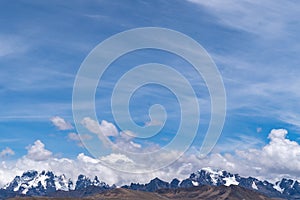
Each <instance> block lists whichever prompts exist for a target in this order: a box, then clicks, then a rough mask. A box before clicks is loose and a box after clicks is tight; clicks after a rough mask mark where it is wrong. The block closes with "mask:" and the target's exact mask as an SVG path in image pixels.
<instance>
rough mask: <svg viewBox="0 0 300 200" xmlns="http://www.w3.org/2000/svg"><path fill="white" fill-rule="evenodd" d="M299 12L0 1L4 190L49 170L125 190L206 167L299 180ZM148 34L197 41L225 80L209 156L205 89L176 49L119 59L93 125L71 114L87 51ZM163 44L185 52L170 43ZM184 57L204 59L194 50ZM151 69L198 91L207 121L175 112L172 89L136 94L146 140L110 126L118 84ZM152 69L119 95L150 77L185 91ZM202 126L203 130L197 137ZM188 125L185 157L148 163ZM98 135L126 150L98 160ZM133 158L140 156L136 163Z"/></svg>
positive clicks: (151, 87) (263, 6) (281, 5)
mask: <svg viewBox="0 0 300 200" xmlns="http://www.w3.org/2000/svg"><path fill="white" fill-rule="evenodd" d="M299 11H300V4H299V3H298V2H297V1H293V0H290V1H283V0H282V1H280V0H275V1H274V0H265V1H256V0H254V1H247V0H245V1H238V0H227V1H222V0H212V1H204V0H203V1H202V0H181V1H179V0H178V1H177V0H174V1H159V0H154V1H143V0H140V1H126V0H125V1H114V0H113V1H102V0H91V1H83V0H82V1H80V0H75V1H55V0H54V1H37V0H36V1H33V0H18V1H14V2H11V1H8V0H3V1H1V2H0V25H1V29H0V160H1V165H0V185H1V186H3V185H4V184H6V183H7V182H9V181H10V180H11V179H13V177H14V176H16V175H20V174H21V173H22V172H23V171H25V170H30V169H35V170H52V171H54V172H55V173H58V174H62V173H64V174H66V175H68V176H69V177H72V178H73V179H76V176H77V175H78V174H79V173H83V174H86V175H88V176H91V177H92V176H95V175H97V176H98V177H99V178H101V179H102V180H103V181H105V182H107V183H109V184H114V183H116V184H118V185H120V184H126V183H130V182H147V181H149V180H150V179H151V178H154V177H156V176H157V177H160V178H162V179H164V180H171V179H172V178H174V177H177V178H181V179H182V178H186V177H187V176H188V175H189V174H190V173H192V172H194V171H196V170H198V169H200V168H202V167H212V168H217V169H224V170H228V171H230V172H232V173H239V174H241V175H245V176H256V177H258V178H261V179H268V180H278V179H279V178H281V177H291V178H298V177H299V175H300V137H299V134H300V101H299V99H300V90H299V86H300V81H299V74H300V68H299V64H300V62H299V54H300V46H299V42H298V41H300V38H299V37H300V36H299V35H300V34H299V32H300V24H299V23H300V22H299V20H298V19H299V17H300V16H299V15H300V14H299V13H300V12H299ZM143 27H160V28H166V29H171V30H174V31H177V32H180V33H182V34H185V35H186V36H188V37H190V38H192V39H193V40H194V41H196V42H198V43H199V44H200V45H202V47H203V48H204V49H205V50H206V51H207V53H208V54H209V56H210V57H211V59H212V60H213V61H214V63H215V65H216V68H217V70H218V72H219V73H220V77H221V79H222V81H223V84H224V89H225V93H226V117H225V123H224V126H223V129H222V132H221V135H220V137H219V138H218V141H217V144H216V145H215V146H214V148H213V149H212V151H211V152H210V153H209V154H208V155H205V156H204V157H202V156H201V155H200V149H201V145H202V143H203V141H204V137H205V134H206V132H207V130H208V127H209V122H210V118H211V116H212V115H211V109H212V103H211V96H210V93H209V89H208V87H207V85H206V82H205V79H204V78H203V77H202V76H201V75H200V74H198V73H197V71H196V70H195V69H194V68H193V66H192V65H191V64H190V63H189V62H188V61H187V60H185V59H183V58H181V57H178V56H177V55H175V54H172V53H170V52H166V51H161V50H157V49H143V50H138V51H134V52H130V53H128V54H125V55H122V56H120V57H119V58H118V59H117V60H115V61H114V62H113V63H111V65H110V66H109V68H107V70H106V71H105V73H104V74H103V76H102V77H101V80H99V83H98V85H97V86H96V91H95V95H94V96H95V111H96V115H97V120H98V122H97V121H96V120H95V119H93V118H92V117H91V116H85V117H84V118H82V119H81V120H79V121H76V120H75V119H74V117H73V114H74V110H72V108H73V105H72V102H73V101H72V95H73V89H74V83H75V81H76V77H77V73H78V72H79V71H80V69H81V67H82V63H83V62H84V60H85V59H86V58H87V56H88V55H90V52H91V51H92V50H93V49H94V48H95V47H96V46H97V45H99V44H100V43H101V42H103V41H104V40H106V39H108V38H109V37H111V36H113V35H115V34H118V33H121V32H123V31H127V30H131V29H134V28H143ZM154 36H155V35H154ZM145 37H146V38H147V37H153V35H151V34H149V35H147V34H146V35H145ZM156 37H157V39H158V40H159V39H161V38H162V36H161V35H156ZM126 42H128V43H129V44H131V43H132V44H135V41H126ZM164 42H166V43H168V42H169V43H170V45H171V46H172V45H173V46H176V45H178V44H181V43H180V41H177V42H176V41H175V42H174V41H172V40H171V38H170V41H169V40H164V41H162V43H164ZM116 47H118V46H116ZM121 47H122V45H121V44H120V48H121ZM187 51H189V52H192V53H198V52H194V51H193V49H192V48H191V49H187ZM105 53H107V55H110V53H113V51H109V49H108V50H107V52H105ZM147 63H160V64H163V65H168V66H170V67H172V69H175V70H176V71H177V72H178V73H179V74H180V75H182V76H184V77H185V78H186V79H185V80H187V81H188V82H189V84H190V87H191V88H192V90H194V92H195V95H196V97H195V99H196V103H198V106H199V109H200V115H197V116H198V117H194V114H195V113H194V112H195V110H196V109H197V107H195V106H194V104H192V103H190V102H189V101H188V100H189V99H188V98H184V99H185V100H186V101H185V103H184V105H185V107H184V109H182V108H180V105H181V104H180V102H179V100H180V99H179V100H178V99H176V94H175V95H174V94H173V93H172V90H170V88H168V87H164V86H161V85H158V84H153V83H152V84H147V85H144V86H141V87H139V88H138V89H137V90H136V91H135V92H134V93H133V94H132V96H131V99H130V101H129V106H128V107H129V110H130V115H131V117H132V120H133V121H134V122H135V123H136V124H137V125H139V126H141V127H148V128H150V130H152V129H153V130H159V131H158V134H156V135H153V136H152V137H150V138H146V139H145V138H141V137H142V135H140V134H141V133H140V132H138V131H134V130H132V129H131V130H130V128H128V127H125V128H122V127H123V126H122V125H121V124H120V123H118V121H117V120H116V119H115V118H114V115H113V111H112V107H111V100H112V95H113V89H114V86H115V85H116V83H118V81H119V80H120V79H122V77H123V75H124V74H126V73H127V72H128V71H130V70H131V69H133V68H134V67H135V66H138V65H144V64H147ZM149 69H150V71H146V72H145V73H140V74H138V75H139V76H138V77H133V78H132V79H130V81H132V82H125V83H126V84H120V85H121V89H123V90H125V89H128V88H130V87H131V85H130V84H132V83H134V81H137V82H138V81H140V80H151V79H152V78H155V79H154V80H156V82H155V83H158V82H159V81H165V82H167V83H171V86H174V87H181V84H182V83H183V82H180V80H179V79H178V78H176V77H175V75H174V76H173V75H170V74H164V73H163V71H160V70H153V69H154V68H151V67H150V68H148V70H149ZM151 69H152V70H151ZM95 74H96V73H95ZM216 81H217V80H216ZM88 83H89V82H88V81H87V82H86V84H88ZM84 84H85V83H84ZM171 86H170V87H171ZM184 91H185V90H184ZM181 92H182V91H181ZM83 95H84V93H83ZM119 97H120V96H119ZM121 97H122V96H121ZM184 97H187V96H184ZM195 99H194V100H195ZM122 100H123V99H122V98H119V99H117V100H116V101H115V103H116V104H117V105H119V104H121V103H124V102H122ZM82 103H83V104H84V102H82ZM156 104H160V105H161V106H162V107H164V113H165V114H166V120H165V121H164V120H162V119H164V118H160V117H161V115H159V116H156V117H157V118H155V117H154V118H150V117H149V109H150V108H157V109H158V110H160V109H161V107H159V108H158V107H151V106H153V105H156ZM81 106H83V107H85V106H87V105H81ZM116 108H117V107H116ZM150 110H151V109H150ZM118 111H120V109H116V112H118ZM160 111H161V110H160ZM182 113H184V116H186V117H185V118H184V119H181V115H182ZM119 119H120V120H121V121H122V120H127V119H125V117H124V116H123V118H122V116H121V117H120V118H119ZM195 119H199V120H200V122H199V127H198V130H197V131H196V132H195V136H194V135H192V134H193V131H192V128H193V123H194V122H195ZM151 120H152V121H151ZM181 120H184V121H185V126H184V127H185V129H184V130H185V133H184V134H185V135H183V136H178V138H179V141H182V143H184V144H185V139H186V138H192V139H193V140H192V143H191V144H190V145H189V146H188V147H189V148H188V149H187V151H186V152H183V150H182V148H181V147H182V144H180V143H179V144H178V145H177V147H178V148H174V147H172V148H170V149H168V151H166V152H161V151H158V153H157V154H155V155H153V156H152V157H151V159H149V157H145V156H143V155H144V154H143V153H147V152H155V151H157V150H159V149H161V148H162V147H164V146H165V145H167V144H168V143H169V142H170V141H172V139H174V138H176V137H177V136H176V133H177V130H178V128H179V125H180V121H181ZM125 125H126V123H125ZM78 126H81V128H80V130H83V131H80V130H79V129H78ZM157 127H158V128H157ZM127 128H128V129H127ZM151 128H152V129H151ZM160 128H161V129H160ZM101 135H102V136H104V137H105V138H106V139H108V141H110V142H111V143H113V144H114V145H115V146H114V147H113V148H121V150H122V151H114V149H110V151H109V152H105V151H102V150H103V149H102V146H105V143H104V142H103V140H102V139H103V137H102V136H101ZM176 144H177V143H176ZM124 151H125V153H124ZM126 152H127V153H128V152H129V154H126ZM137 152H138V153H141V152H142V154H141V155H142V156H137V157H134V158H132V157H130V156H132V155H131V153H133V154H134V153H137ZM183 153H184V154H183ZM173 161H174V162H173ZM140 163H143V164H144V165H139V164H140ZM61 166H63V167H61ZM145 166H150V168H151V167H153V168H151V169H152V171H151V173H149V171H147V173H145V172H146V171H144V170H146V169H145V168H146V167H145ZM150 168H149V169H150ZM154 168H159V169H155V170H154ZM70 169H72V170H70ZM147 170H148V169H147ZM133 172H135V173H133ZM298 179H299V178H298Z"/></svg>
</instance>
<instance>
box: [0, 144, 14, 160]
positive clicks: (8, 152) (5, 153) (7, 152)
mask: <svg viewBox="0 0 300 200" xmlns="http://www.w3.org/2000/svg"><path fill="white" fill-rule="evenodd" d="M11 155H15V152H14V151H13V150H12V149H11V148H9V147H6V148H5V149H3V150H2V151H1V152H0V157H1V158H3V157H6V156H11Z"/></svg>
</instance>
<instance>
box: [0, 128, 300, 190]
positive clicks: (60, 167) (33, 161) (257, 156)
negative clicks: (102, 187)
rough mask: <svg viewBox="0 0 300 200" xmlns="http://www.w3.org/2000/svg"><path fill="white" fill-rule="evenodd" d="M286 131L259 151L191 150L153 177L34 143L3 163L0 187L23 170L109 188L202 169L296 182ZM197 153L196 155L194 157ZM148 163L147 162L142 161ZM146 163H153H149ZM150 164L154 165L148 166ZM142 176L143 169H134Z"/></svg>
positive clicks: (115, 159) (293, 149)
mask: <svg viewBox="0 0 300 200" xmlns="http://www.w3.org/2000/svg"><path fill="white" fill-rule="evenodd" d="M287 134H288V132H287V130H285V129H274V130H272V131H271V132H270V134H269V137H268V138H269V140H270V141H269V143H268V144H266V145H265V146H263V147H262V148H257V149H247V150H236V151H235V152H234V153H227V154H224V155H223V154H220V153H212V154H210V155H209V156H207V157H205V158H200V157H198V156H197V150H196V149H195V148H192V149H191V150H190V152H188V153H186V154H185V155H184V156H182V157H181V158H180V159H178V160H177V161H176V162H174V163H173V164H172V165H170V166H167V167H165V168H163V169H160V170H157V171H154V172H152V173H140V174H137V173H122V172H119V171H115V170H113V169H111V168H109V167H107V166H104V165H103V164H102V161H105V162H107V161H109V162H110V163H112V164H120V165H124V166H125V167H126V165H128V166H129V167H132V166H130V163H132V162H134V161H133V160H131V159H130V158H128V157H127V156H126V155H122V154H110V155H108V156H105V157H102V158H100V159H95V158H92V157H90V156H88V155H85V154H83V153H80V154H79V155H78V156H77V157H76V158H75V159H69V158H59V157H57V156H55V155H54V154H53V153H52V152H51V151H49V150H47V149H46V148H45V145H44V144H43V143H42V142H41V141H39V140H37V141H35V143H34V144H33V145H31V146H29V147H27V151H28V152H27V154H26V155H24V156H23V157H22V158H19V159H18V160H17V161H15V162H6V161H2V163H1V165H0V185H1V186H3V185H4V184H6V183H8V182H9V181H11V180H12V179H13V178H14V177H15V176H16V175H20V174H22V173H23V172H24V171H26V170H31V169H34V170H38V171H41V170H51V171H53V172H54V173H56V174H58V175H59V174H65V175H66V176H67V177H70V178H72V179H73V180H76V178H77V176H78V175H79V174H85V175H87V176H89V177H93V176H96V175H97V176H98V177H99V178H100V179H101V180H103V181H105V182H107V183H108V184H117V185H122V184H128V183H130V182H140V183H143V182H147V181H149V180H150V179H152V178H155V177H159V178H161V179H164V180H167V181H170V180H171V179H173V178H174V177H177V178H179V179H184V178H186V177H188V176H189V174H190V173H192V172H194V171H196V170H199V169H200V168H202V167H212V168H216V169H224V170H227V171H230V172H233V173H239V174H240V175H243V176H255V177H258V178H261V179H267V180H271V181H275V179H280V178H282V177H288V178H295V179H296V178H297V177H298V175H299V173H300V153H299V152H300V145H299V143H297V142H295V141H292V140H289V139H287ZM195 152H196V153H195ZM172 156H176V152H173V153H170V154H168V155H161V157H160V158H157V159H156V162H160V159H164V158H165V157H172ZM145 162H147V160H145ZM148 162H153V160H149V161H148ZM149 164H153V163H149ZM133 170H136V171H139V172H142V171H143V170H142V169H133Z"/></svg>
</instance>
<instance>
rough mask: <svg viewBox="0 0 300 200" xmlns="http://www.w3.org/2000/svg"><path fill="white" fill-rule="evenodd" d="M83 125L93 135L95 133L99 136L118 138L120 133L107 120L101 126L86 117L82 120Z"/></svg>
mask: <svg viewBox="0 0 300 200" xmlns="http://www.w3.org/2000/svg"><path fill="white" fill-rule="evenodd" d="M81 123H82V125H83V126H85V127H86V128H87V129H88V130H89V131H91V132H92V133H95V134H97V135H99V134H101V135H104V136H118V135H119V132H118V130H117V128H116V127H115V125H114V124H112V123H110V122H107V121H105V120H102V121H101V123H100V124H99V123H98V122H97V121H95V120H93V119H91V118H89V117H85V118H84V119H83V120H82V122H81Z"/></svg>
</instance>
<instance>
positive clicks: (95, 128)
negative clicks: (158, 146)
mask: <svg viewBox="0 0 300 200" xmlns="http://www.w3.org/2000/svg"><path fill="white" fill-rule="evenodd" d="M81 123H82V125H83V126H84V127H85V128H86V129H87V130H89V131H90V132H91V133H94V134H96V135H97V136H98V138H99V139H100V140H101V141H102V142H103V143H105V144H106V143H107V140H110V139H109V138H107V137H113V138H114V142H112V141H111V140H110V141H111V144H114V147H115V149H122V150H123V151H130V152H133V151H136V150H137V149H140V148H141V147H142V145H141V144H138V143H135V142H134V141H132V140H133V139H134V137H135V134H134V133H133V132H132V131H129V130H124V131H121V132H119V131H118V129H117V128H116V126H115V125H114V124H113V123H110V122H107V121H105V120H102V121H101V123H100V124H99V123H98V122H97V121H95V120H93V119H91V118H89V117H86V118H84V119H83V120H82V121H81ZM139 151H140V150H139Z"/></svg>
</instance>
